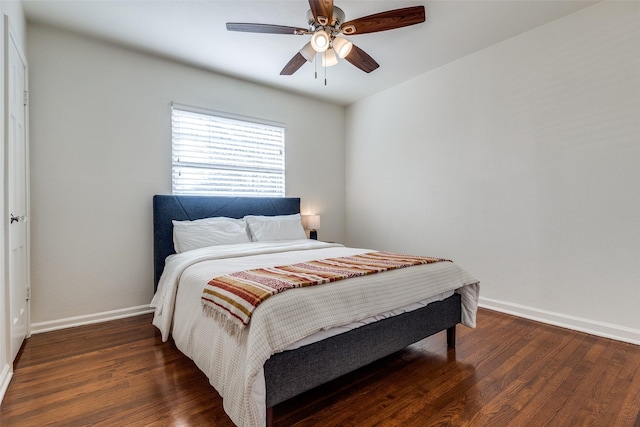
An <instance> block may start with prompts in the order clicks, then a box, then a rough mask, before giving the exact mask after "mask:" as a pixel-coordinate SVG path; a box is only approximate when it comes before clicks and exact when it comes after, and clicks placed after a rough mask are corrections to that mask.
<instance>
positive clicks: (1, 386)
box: [0, 364, 13, 402]
mask: <svg viewBox="0 0 640 427" xmlns="http://www.w3.org/2000/svg"><path fill="white" fill-rule="evenodd" d="M11 377H13V371H12V370H11V365H9V364H5V365H4V366H3V367H2V372H0V402H2V399H4V394H5V393H6V392H7V387H9V382H10V381H11Z"/></svg>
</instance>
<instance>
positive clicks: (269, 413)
mask: <svg viewBox="0 0 640 427" xmlns="http://www.w3.org/2000/svg"><path fill="white" fill-rule="evenodd" d="M272 426H273V406H271V407H269V408H267V427H272Z"/></svg>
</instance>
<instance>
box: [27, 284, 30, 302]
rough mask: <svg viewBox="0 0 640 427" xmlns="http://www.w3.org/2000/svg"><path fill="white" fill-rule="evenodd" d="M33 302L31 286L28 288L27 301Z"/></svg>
mask: <svg viewBox="0 0 640 427" xmlns="http://www.w3.org/2000/svg"><path fill="white" fill-rule="evenodd" d="M30 300H31V286H27V301H30Z"/></svg>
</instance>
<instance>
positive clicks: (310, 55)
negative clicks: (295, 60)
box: [300, 42, 316, 62]
mask: <svg viewBox="0 0 640 427" xmlns="http://www.w3.org/2000/svg"><path fill="white" fill-rule="evenodd" d="M300 55H302V56H303V57H304V59H306V60H307V61H308V62H313V60H314V59H315V58H316V51H315V50H313V46H311V42H309V43H307V44H305V45H304V47H303V48H302V49H300Z"/></svg>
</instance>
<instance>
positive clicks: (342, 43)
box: [333, 37, 353, 58]
mask: <svg viewBox="0 0 640 427" xmlns="http://www.w3.org/2000/svg"><path fill="white" fill-rule="evenodd" d="M352 47H353V43H351V42H350V41H349V40H347V39H345V38H344V37H336V38H335V39H333V50H335V51H336V53H337V54H338V56H339V57H340V58H344V57H345V56H347V55H349V52H351V48H352Z"/></svg>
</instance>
